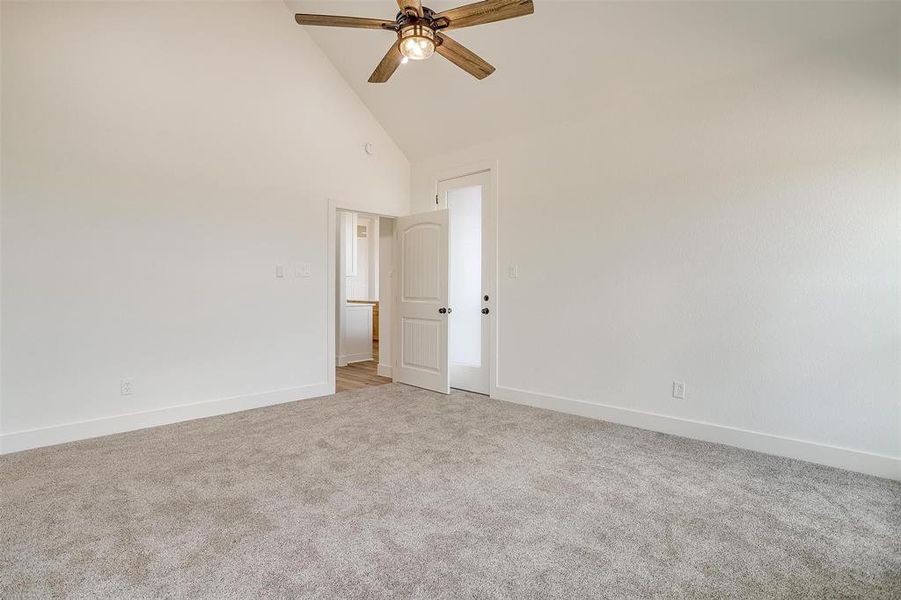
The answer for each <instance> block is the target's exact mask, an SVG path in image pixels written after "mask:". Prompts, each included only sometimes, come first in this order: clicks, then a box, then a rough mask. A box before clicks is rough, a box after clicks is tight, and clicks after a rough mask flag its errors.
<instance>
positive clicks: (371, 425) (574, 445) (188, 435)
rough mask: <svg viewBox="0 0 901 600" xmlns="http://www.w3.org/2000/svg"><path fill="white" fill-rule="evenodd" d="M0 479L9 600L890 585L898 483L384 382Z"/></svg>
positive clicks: (72, 448) (871, 590) (2, 465)
mask: <svg viewBox="0 0 901 600" xmlns="http://www.w3.org/2000/svg"><path fill="white" fill-rule="evenodd" d="M0 485H2V515H0V518H2V520H0V569H2V571H0V597H2V598H4V599H8V598H19V597H25V598H47V597H80V598H87V597H104V598H151V597H192V598H252V597H253V598H255V597H280V598H295V597H316V598H332V597H334V598H385V597H396V598H407V597H415V598H496V597H497V598H500V597H504V598H651V597H656V598H722V597H730V598H768V599H769V598H901V483H898V482H891V481H888V480H882V479H877V478H873V477H866V476H863V475H856V474H853V473H848V472H843V471H839V470H835V469H829V468H825V467H818V466H814V465H811V464H806V463H801V462H796V461H791V460H786V459H779V458H774V457H770V456H765V455H761V454H755V453H751V452H745V451H741V450H736V449H733V448H728V447H724V446H717V445H714V444H706V443H701V442H695V441H691V440H687V439H683V438H678V437H673V436H667V435H662V434H655V433H650V432H646V431H642V430H638V429H632V428H629V427H622V426H617V425H611V424H607V423H603V422H598V421H592V420H588V419H581V418H578V417H571V416H567V415H562V414H557V413H553V412H547V411H541V410H537V409H531V408H526V407H521V406H517V405H513V404H507V403H502V402H495V401H492V400H488V399H485V398H483V397H479V396H475V395H470V394H464V393H454V394H452V395H451V396H450V397H446V396H441V395H438V394H432V393H429V392H424V391H421V390H417V389H414V388H409V387H405V386H400V385H394V384H392V385H386V386H382V387H378V388H369V389H365V390H359V391H354V392H344V393H342V394H339V395H337V396H331V397H326V398H322V399H318V400H312V401H303V402H297V403H292V404H286V405H281V406H277V407H271V408H265V409H260V410H255V411H249V412H245V413H239V414H234V415H228V416H223V417H214V418H210V419H204V420H200V421H193V422H188V423H181V424H178V425H171V426H166V427H159V428H155V429H149V430H144V431H139V432H134V433H128V434H122V435H117V436H111V437H107V438H102V439H97V440H89V441H85V442H79V443H73V444H67V445H64V446H57V447H53V448H47V449H41V450H34V451H29V452H22V453H19V454H14V455H8V456H6V457H2V458H0Z"/></svg>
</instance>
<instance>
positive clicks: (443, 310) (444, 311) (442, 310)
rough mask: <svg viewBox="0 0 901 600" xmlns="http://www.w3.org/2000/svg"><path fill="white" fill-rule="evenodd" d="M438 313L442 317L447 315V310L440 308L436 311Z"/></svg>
mask: <svg viewBox="0 0 901 600" xmlns="http://www.w3.org/2000/svg"><path fill="white" fill-rule="evenodd" d="M438 312H440V313H441V314H442V315H443V314H446V313H447V309H446V308H444V307H443V306H442V307H441V308H439V309H438Z"/></svg>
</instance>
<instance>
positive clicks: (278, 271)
mask: <svg viewBox="0 0 901 600" xmlns="http://www.w3.org/2000/svg"><path fill="white" fill-rule="evenodd" d="M284 276H285V267H284V266H282V265H275V277H276V278H277V279H281V278H282V277H284Z"/></svg>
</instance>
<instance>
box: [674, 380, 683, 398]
mask: <svg viewBox="0 0 901 600" xmlns="http://www.w3.org/2000/svg"><path fill="white" fill-rule="evenodd" d="M673 398H675V399H676V400H685V382H684V381H674V382H673Z"/></svg>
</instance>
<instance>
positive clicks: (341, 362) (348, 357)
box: [338, 352, 372, 367]
mask: <svg viewBox="0 0 901 600" xmlns="http://www.w3.org/2000/svg"><path fill="white" fill-rule="evenodd" d="M366 360H372V353H371V352H361V353H360V354H345V355H343V356H339V357H338V366H339V367H346V366H347V365H348V363H354V362H363V361H366Z"/></svg>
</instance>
